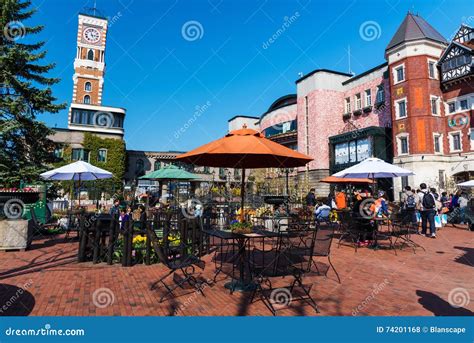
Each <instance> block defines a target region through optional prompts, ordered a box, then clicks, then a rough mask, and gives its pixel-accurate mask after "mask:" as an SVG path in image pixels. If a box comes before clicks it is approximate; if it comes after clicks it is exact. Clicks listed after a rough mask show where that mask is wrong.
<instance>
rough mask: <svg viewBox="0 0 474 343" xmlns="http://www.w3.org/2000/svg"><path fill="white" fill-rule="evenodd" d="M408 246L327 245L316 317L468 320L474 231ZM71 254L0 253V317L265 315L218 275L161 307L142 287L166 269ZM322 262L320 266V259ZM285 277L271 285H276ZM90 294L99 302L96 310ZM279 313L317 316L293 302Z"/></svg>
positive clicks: (473, 304) (316, 279)
mask: <svg viewBox="0 0 474 343" xmlns="http://www.w3.org/2000/svg"><path fill="white" fill-rule="evenodd" d="M414 240H415V241H417V242H419V243H421V244H422V245H423V246H424V247H425V248H426V252H424V251H422V250H418V251H417V253H416V254H414V253H413V251H412V250H410V249H405V250H403V251H399V252H398V255H397V256H396V255H395V254H394V252H393V251H390V250H379V251H373V250H370V249H367V248H360V249H359V250H358V252H357V253H355V252H354V249H353V248H352V247H349V246H341V247H340V248H337V246H336V244H335V242H333V248H332V261H333V264H334V265H335V266H336V269H337V270H338V272H339V274H340V276H341V279H342V284H339V283H337V281H336V277H335V275H334V274H333V273H332V271H330V272H329V274H328V277H327V278H326V277H324V276H319V275H316V274H315V273H312V274H311V275H310V276H308V277H306V278H305V282H306V283H313V290H312V292H311V294H312V296H313V297H314V299H315V300H316V302H317V303H318V306H319V309H320V311H321V313H320V314H319V315H328V316H341V315H342V316H351V315H361V316H362V315H382V316H383V315H394V316H397V315H402V316H408V315H410V316H413V315H473V314H474V288H473V285H474V269H473V267H474V244H473V243H474V233H473V232H469V231H467V230H462V229H459V228H452V227H447V228H444V229H443V230H441V231H440V232H439V235H438V238H437V239H430V238H426V237H421V236H417V237H415V238H414ZM76 251H77V242H64V240H63V239H62V238H61V237H58V238H57V239H56V240H52V239H49V240H41V241H37V242H35V243H34V245H33V247H32V249H31V250H29V251H26V252H4V253H1V254H0V315H35V316H63V315H64V316H102V315H116V316H166V315H187V316H194V315H198V316H215V315H218V316H237V315H238V316H241V315H256V316H259V315H265V316H268V315H271V313H270V311H269V310H268V309H267V308H266V307H265V306H264V304H263V303H262V302H256V303H253V304H249V294H248V293H239V292H236V293H234V294H232V295H231V294H229V291H228V290H227V289H225V288H224V284H225V282H226V281H225V280H223V279H224V277H225V276H224V275H220V276H219V277H218V281H217V283H215V284H213V285H212V286H209V287H206V288H205V291H204V292H205V297H204V296H201V295H199V294H195V293H193V292H192V291H190V290H184V291H182V290H180V292H179V295H180V296H179V297H178V298H176V299H173V300H168V301H166V302H164V303H162V304H160V303H159V298H160V296H161V294H162V293H161V291H160V290H155V291H151V290H150V289H149V286H150V284H151V282H153V281H155V280H157V279H158V278H159V277H160V276H161V275H163V273H165V268H164V266H162V265H152V266H145V265H136V266H133V267H129V268H123V267H121V266H120V265H118V264H117V265H113V266H108V265H106V264H105V263H101V264H96V265H93V264H92V263H77V262H76ZM205 261H206V268H205V270H204V272H203V277H205V278H209V277H211V276H212V275H213V272H214V264H213V263H212V262H211V257H210V256H207V257H205ZM320 261H321V263H325V259H324V258H321V259H320ZM287 281H288V279H279V280H277V285H279V284H282V285H283V284H284V283H286V282H287ZM19 287H20V288H19ZM23 290H24V291H23ZM94 292H96V293H95V294H96V299H97V301H96V302H95V303H96V304H98V305H99V306H96V304H94V301H93V297H94ZM183 292H184V293H188V294H184V295H183ZM450 292H451V300H452V301H458V302H459V303H463V304H464V305H465V306H463V307H461V308H455V307H452V306H450V305H449V302H448V301H449V294H450ZM467 296H468V297H470V301H466V297H467ZM3 305H5V306H6V307H5V306H3ZM7 305H8V306H7ZM105 305H106V306H105ZM177 309H179V310H177ZM278 315H297V316H300V315H315V312H314V310H313V309H312V308H311V307H310V306H308V305H305V304H300V303H296V302H295V303H292V304H291V307H290V308H285V309H282V310H280V311H278Z"/></svg>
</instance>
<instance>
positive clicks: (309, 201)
mask: <svg viewBox="0 0 474 343" xmlns="http://www.w3.org/2000/svg"><path fill="white" fill-rule="evenodd" d="M314 192H315V189H314V188H311V189H310V190H309V192H308V195H306V206H311V207H314V206H316V195H315V194H314Z"/></svg>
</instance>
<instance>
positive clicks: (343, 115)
mask: <svg viewBox="0 0 474 343" xmlns="http://www.w3.org/2000/svg"><path fill="white" fill-rule="evenodd" d="M350 117H351V113H343V114H342V119H349V118H350Z"/></svg>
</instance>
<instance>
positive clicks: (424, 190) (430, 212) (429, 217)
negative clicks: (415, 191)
mask: <svg viewBox="0 0 474 343" xmlns="http://www.w3.org/2000/svg"><path fill="white" fill-rule="evenodd" d="M420 189H421V192H420V193H419V197H420V202H419V206H420V215H421V234H423V235H426V236H427V237H429V236H428V234H427V233H426V232H427V231H426V230H427V226H428V223H429V226H430V236H431V238H436V226H435V215H436V201H435V198H434V196H433V194H432V193H431V192H430V191H429V189H428V187H427V186H426V183H422V184H420Z"/></svg>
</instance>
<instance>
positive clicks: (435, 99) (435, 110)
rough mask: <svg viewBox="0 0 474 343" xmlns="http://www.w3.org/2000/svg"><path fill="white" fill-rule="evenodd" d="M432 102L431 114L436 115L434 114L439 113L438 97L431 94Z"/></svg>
mask: <svg viewBox="0 0 474 343" xmlns="http://www.w3.org/2000/svg"><path fill="white" fill-rule="evenodd" d="M430 103H431V114H432V115H434V116H437V115H439V109H438V97H436V96H431V98H430Z"/></svg>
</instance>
